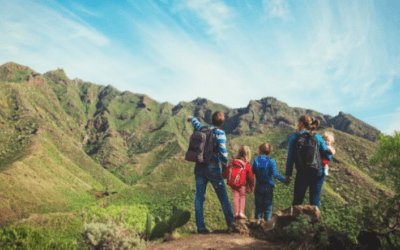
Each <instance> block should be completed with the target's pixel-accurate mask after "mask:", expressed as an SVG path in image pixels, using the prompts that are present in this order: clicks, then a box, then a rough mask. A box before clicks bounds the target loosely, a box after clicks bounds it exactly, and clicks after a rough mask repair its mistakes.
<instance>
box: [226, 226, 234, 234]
mask: <svg viewBox="0 0 400 250" xmlns="http://www.w3.org/2000/svg"><path fill="white" fill-rule="evenodd" d="M225 232H226V233H227V234H233V227H232V225H231V226H229V227H228V229H226V231H225Z"/></svg>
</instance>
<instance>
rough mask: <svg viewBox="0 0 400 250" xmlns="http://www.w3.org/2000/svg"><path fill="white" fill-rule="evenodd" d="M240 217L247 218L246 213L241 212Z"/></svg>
mask: <svg viewBox="0 0 400 250" xmlns="http://www.w3.org/2000/svg"><path fill="white" fill-rule="evenodd" d="M239 218H240V219H247V217H246V215H245V214H244V213H243V212H240V213H239Z"/></svg>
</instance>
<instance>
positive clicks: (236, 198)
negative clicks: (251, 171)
mask: <svg viewBox="0 0 400 250" xmlns="http://www.w3.org/2000/svg"><path fill="white" fill-rule="evenodd" d="M232 196H233V209H234V210H235V212H234V213H235V217H238V216H239V212H240V203H239V202H240V200H239V199H240V197H239V190H235V189H233V188H232Z"/></svg>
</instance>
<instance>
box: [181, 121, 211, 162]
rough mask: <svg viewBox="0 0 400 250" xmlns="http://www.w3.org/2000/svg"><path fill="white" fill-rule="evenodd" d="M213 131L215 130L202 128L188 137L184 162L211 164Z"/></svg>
mask: <svg viewBox="0 0 400 250" xmlns="http://www.w3.org/2000/svg"><path fill="white" fill-rule="evenodd" d="M214 130H215V128H213V129H211V128H210V127H202V128H201V129H200V130H199V131H195V132H194V133H193V134H192V135H191V136H190V140H189V149H188V151H187V152H186V156H185V160H187V161H191V162H196V163H202V164H209V163H210V162H211V157H212V155H213V147H214V143H213V140H214V136H213V134H214Z"/></svg>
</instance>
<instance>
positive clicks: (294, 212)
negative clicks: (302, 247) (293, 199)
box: [263, 205, 322, 241]
mask: <svg viewBox="0 0 400 250" xmlns="http://www.w3.org/2000/svg"><path fill="white" fill-rule="evenodd" d="M301 214H302V215H304V216H305V217H307V218H309V219H310V222H311V224H314V223H318V224H320V225H322V222H321V212H320V211H319V209H318V207H316V206H311V205H308V206H290V207H289V208H287V209H285V210H282V211H279V212H277V213H274V214H273V215H272V217H271V221H269V222H267V223H265V224H263V228H264V232H265V237H266V239H268V240H284V241H287V240H288V239H293V240H294V238H295V237H293V236H292V235H290V234H288V233H287V232H286V231H285V230H284V228H285V227H287V226H289V225H290V224H291V223H292V222H293V221H297V217H298V216H299V215H301Z"/></svg>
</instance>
